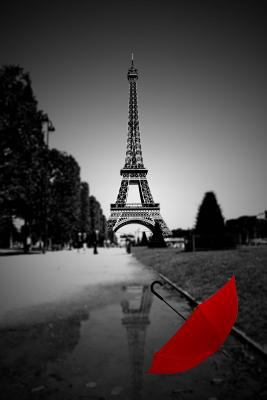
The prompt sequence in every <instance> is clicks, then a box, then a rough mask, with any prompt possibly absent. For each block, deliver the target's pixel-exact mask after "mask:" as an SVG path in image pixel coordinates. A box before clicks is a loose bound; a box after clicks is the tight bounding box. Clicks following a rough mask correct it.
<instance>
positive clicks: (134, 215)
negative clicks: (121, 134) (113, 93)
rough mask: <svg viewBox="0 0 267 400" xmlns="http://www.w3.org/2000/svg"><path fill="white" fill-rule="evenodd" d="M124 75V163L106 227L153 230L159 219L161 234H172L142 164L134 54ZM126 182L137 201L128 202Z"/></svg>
mask: <svg viewBox="0 0 267 400" xmlns="http://www.w3.org/2000/svg"><path fill="white" fill-rule="evenodd" d="M127 78H128V81H129V86H130V95H129V121H128V137H127V148H126V157H125V164H124V167H123V168H122V169H121V171H120V174H121V175H122V180H121V185H120V189H119V194H118V196H117V200H116V203H113V204H111V205H110V211H111V214H110V217H109V219H108V221H107V225H108V229H110V230H113V231H114V232H116V231H117V230H118V229H119V228H121V227H122V226H123V225H126V224H130V223H139V224H142V225H144V226H146V227H148V228H149V229H150V230H151V231H152V232H153V230H154V227H155V224H156V222H158V223H159V225H160V227H161V230H162V233H163V235H164V236H169V235H170V234H171V232H170V230H169V229H168V227H167V225H166V223H165V221H164V220H163V218H162V216H161V214H160V205H159V203H155V202H154V200H153V197H152V194H151V191H150V188H149V185H148V181H147V177H146V176H147V173H148V170H147V169H146V168H145V167H144V162H143V156H142V149H141V140H140V131H139V120H138V105H137V89H136V86H137V85H136V83H137V80H138V71H137V69H136V68H135V65H134V61H133V56H132V62H131V67H130V68H129V70H128V74H127ZM129 185H137V186H138V189H139V195H140V200H141V201H140V203H127V195H128V190H129Z"/></svg>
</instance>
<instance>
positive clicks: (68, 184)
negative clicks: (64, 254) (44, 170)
mask: <svg viewBox="0 0 267 400" xmlns="http://www.w3.org/2000/svg"><path fill="white" fill-rule="evenodd" d="M48 198H49V201H48V236H49V237H50V238H51V239H52V242H53V243H57V244H64V243H66V242H69V241H70V240H71V239H72V238H74V237H75V234H76V232H78V230H79V223H80V210H81V209H80V167H79V165H78V163H77V161H76V160H75V159H74V158H73V157H72V156H71V155H68V154H66V153H63V152H60V151H58V150H56V149H52V150H50V151H49V186H48Z"/></svg>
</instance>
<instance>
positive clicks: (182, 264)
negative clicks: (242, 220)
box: [133, 247, 267, 345]
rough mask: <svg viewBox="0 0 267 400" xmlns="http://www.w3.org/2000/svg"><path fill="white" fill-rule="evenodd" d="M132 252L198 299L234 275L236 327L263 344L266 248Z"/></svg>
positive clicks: (266, 330) (266, 333)
mask: <svg viewBox="0 0 267 400" xmlns="http://www.w3.org/2000/svg"><path fill="white" fill-rule="evenodd" d="M133 253H134V256H135V257H136V258H137V259H138V260H139V261H140V262H142V263H143V264H144V265H147V266H150V267H152V268H153V269H154V270H155V271H157V272H160V273H162V274H163V275H165V276H167V277H168V278H169V279H171V280H172V281H173V282H175V283H176V284H177V285H179V286H181V287H182V288H183V289H185V290H187V291H188V292H189V293H190V294H191V295H192V296H193V297H195V298H196V299H197V300H199V301H201V300H204V299H206V298H207V297H209V296H210V295H211V294H213V293H214V292H215V291H216V290H218V289H219V288H220V287H221V286H223V285H224V284H225V283H226V282H227V280H228V279H229V278H230V277H231V276H232V275H233V274H234V275H235V277H236V284H237V291H238V299H239V313H238V320H237V323H236V326H237V327H239V328H241V329H242V330H243V331H244V332H245V333H247V334H248V335H249V336H251V337H252V338H253V339H254V340H256V341H258V342H259V343H261V344H262V345H264V344H267V247H244V248H240V249H237V250H221V251H201V252H195V253H184V252H179V251H178V250H177V249H171V248H166V249H148V248H146V247H134V248H133Z"/></svg>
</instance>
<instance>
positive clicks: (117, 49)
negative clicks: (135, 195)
mask: <svg viewBox="0 0 267 400" xmlns="http://www.w3.org/2000/svg"><path fill="white" fill-rule="evenodd" d="M262 3H263V2H262ZM262 3H261V2H257V1H245V0H244V1H233V0H232V1H229V2H227V1H216V0H213V1H201V0H199V1H189V0H185V1H179V0H176V1H169V0H164V1H144V0H143V1H138V0H135V1H126V0H124V1H116V0H114V1H94V2H92V1H89V0H87V1H83V0H72V1H70V0H62V1H59V0H53V1H39V0H31V1H27V0H24V1H8V2H7V1H6V2H3V3H2V4H1V14H0V38H1V39H0V40H1V49H0V64H1V65H3V64H10V63H14V64H19V65H21V66H22V67H24V68H25V70H26V71H29V72H30V75H31V78H32V84H33V89H34V93H35V95H36V98H37V100H38V102H39V107H40V108H41V109H43V110H44V111H45V112H46V113H48V115H49V117H50V119H51V120H52V122H53V124H54V125H55V128H56V132H55V133H53V134H52V136H51V138H50V139H51V140H50V144H51V146H52V147H56V148H58V149H59V150H64V151H66V152H68V153H70V154H72V155H73V156H74V157H75V158H76V160H77V161H78V163H79V164H80V166H81V176H82V179H83V180H86V181H88V182H89V184H90V192H91V194H93V195H95V196H96V197H97V199H98V200H99V201H100V202H101V204H102V207H103V210H104V213H105V215H106V216H108V214H109V205H110V203H112V202H115V200H116V197H117V194H118V190H119V186H120V179H121V177H120V174H119V171H120V168H122V166H123V164H124V159H125V152H126V138H127V123H128V95H129V90H128V89H129V88H128V81H127V77H126V75H127V69H128V67H129V65H130V58H131V53H132V52H134V56H135V64H136V67H137V68H138V70H139V80H138V105H139V122H140V133H141V143H142V150H143V158H144V164H145V167H146V168H148V170H149V173H148V175H147V178H148V182H149V185H150V189H151V191H152V195H153V197H154V200H155V201H156V202H160V205H161V213H162V216H163V218H164V219H165V221H166V223H167V224H168V226H169V227H170V228H171V229H174V228H177V227H183V228H187V227H192V226H193V224H194V222H195V217H196V213H197V209H198V206H199V204H200V202H201V201H202V198H203V195H204V193H205V192H206V191H210V190H213V191H214V192H215V193H216V195H217V199H218V202H219V204H220V205H221V208H222V211H223V215H224V217H225V218H226V219H229V218H235V217H238V216H240V215H256V214H258V213H260V212H262V211H263V210H264V209H266V208H267V185H266V170H267V168H266V164H267V161H266V67H267V65H266V64H267V62H266V18H265V12H263V6H262Z"/></svg>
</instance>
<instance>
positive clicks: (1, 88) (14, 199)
mask: <svg viewBox="0 0 267 400" xmlns="http://www.w3.org/2000/svg"><path fill="white" fill-rule="evenodd" d="M43 117H44V115H43V113H42V111H40V110H38V108H37V101H36V99H35V97H34V95H33V91H32V87H31V80H30V77H29V74H28V73H25V72H24V71H23V69H22V68H21V67H19V66H12V65H11V66H4V67H2V68H1V69H0V140H1V143H0V167H1V174H0V207H1V213H2V214H6V215H16V216H18V217H21V218H23V219H24V220H25V221H26V223H28V224H34V223H35V224H38V223H40V222H41V214H42V183H43V175H44V153H45V144H44V138H43V132H42V121H43Z"/></svg>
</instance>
